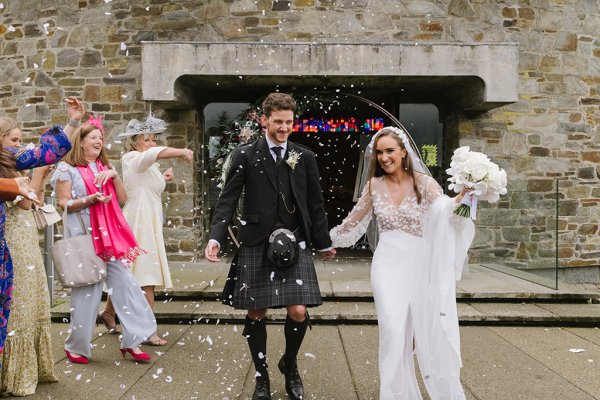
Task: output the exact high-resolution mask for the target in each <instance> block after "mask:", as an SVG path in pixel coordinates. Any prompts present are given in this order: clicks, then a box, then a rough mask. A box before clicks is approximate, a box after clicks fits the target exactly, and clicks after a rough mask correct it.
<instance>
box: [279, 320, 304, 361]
mask: <svg viewBox="0 0 600 400" xmlns="http://www.w3.org/2000/svg"><path fill="white" fill-rule="evenodd" d="M307 327H308V316H307V317H306V318H305V319H304V321H302V322H296V321H294V320H293V319H291V318H290V316H289V315H288V316H287V318H286V319H285V355H284V357H285V358H284V360H285V364H286V365H291V364H293V363H295V362H296V357H297V356H298V351H299V350H300V346H301V345H302V341H303V340H304V335H305V334H306V328H307Z"/></svg>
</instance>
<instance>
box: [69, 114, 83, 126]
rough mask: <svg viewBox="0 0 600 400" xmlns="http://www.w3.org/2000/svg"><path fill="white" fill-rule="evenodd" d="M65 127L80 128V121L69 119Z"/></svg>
mask: <svg viewBox="0 0 600 400" xmlns="http://www.w3.org/2000/svg"><path fill="white" fill-rule="evenodd" d="M67 125H70V126H72V127H73V128H78V127H79V126H81V120H80V119H73V118H71V117H69V120H68V122H67Z"/></svg>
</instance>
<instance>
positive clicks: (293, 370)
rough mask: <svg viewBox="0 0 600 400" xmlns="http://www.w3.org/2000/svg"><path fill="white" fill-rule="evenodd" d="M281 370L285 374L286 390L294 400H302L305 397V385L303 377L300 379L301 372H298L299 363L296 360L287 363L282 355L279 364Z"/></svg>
mask: <svg viewBox="0 0 600 400" xmlns="http://www.w3.org/2000/svg"><path fill="white" fill-rule="evenodd" d="M277 366H278V367H279V370H280V371H281V373H282V374H283V375H285V391H286V392H287V394H288V396H290V398H291V399H292V400H302V399H303V398H304V386H302V379H300V373H299V372H298V364H296V361H295V360H294V362H293V363H291V364H290V365H287V364H286V363H285V361H284V359H283V357H281V360H279V363H278V364H277Z"/></svg>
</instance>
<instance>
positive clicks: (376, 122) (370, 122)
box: [294, 117, 384, 133]
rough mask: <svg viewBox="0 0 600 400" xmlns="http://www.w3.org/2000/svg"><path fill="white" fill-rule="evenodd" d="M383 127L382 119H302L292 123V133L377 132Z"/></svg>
mask: <svg viewBox="0 0 600 400" xmlns="http://www.w3.org/2000/svg"><path fill="white" fill-rule="evenodd" d="M383 127H384V119H383V118H365V119H364V120H358V119H356V118H354V117H349V118H330V119H321V118H312V117H311V118H303V119H297V120H296V121H294V132H307V133H308V132H377V131H378V130H380V129H381V128H383Z"/></svg>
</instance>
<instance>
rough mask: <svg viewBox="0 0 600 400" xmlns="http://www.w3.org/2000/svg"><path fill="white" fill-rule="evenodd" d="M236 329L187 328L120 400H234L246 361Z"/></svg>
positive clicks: (247, 361)
mask: <svg viewBox="0 0 600 400" xmlns="http://www.w3.org/2000/svg"><path fill="white" fill-rule="evenodd" d="M242 329H243V328H242V327H241V326H237V325H206V324H199V325H194V326H191V327H187V328H186V331H185V333H184V334H183V335H181V336H180V337H179V339H178V340H177V341H176V342H175V343H174V344H173V346H172V347H171V349H170V351H169V352H168V353H166V354H165V355H164V356H162V357H161V358H160V359H158V360H157V362H156V363H155V364H154V365H153V366H152V368H150V369H149V370H148V372H147V373H146V374H144V375H143V376H142V377H140V379H139V380H138V381H137V382H136V383H135V385H134V386H132V387H130V388H129V389H128V390H127V392H126V394H125V396H123V398H124V399H133V398H135V399H199V400H204V399H225V398H228V399H234V398H236V396H237V395H238V394H239V393H240V392H241V391H242V388H243V384H244V380H245V376H246V374H247V373H248V369H249V365H250V362H251V361H250V359H249V357H248V353H247V351H246V347H245V340H244V339H243V337H242V335H241V332H242Z"/></svg>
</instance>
